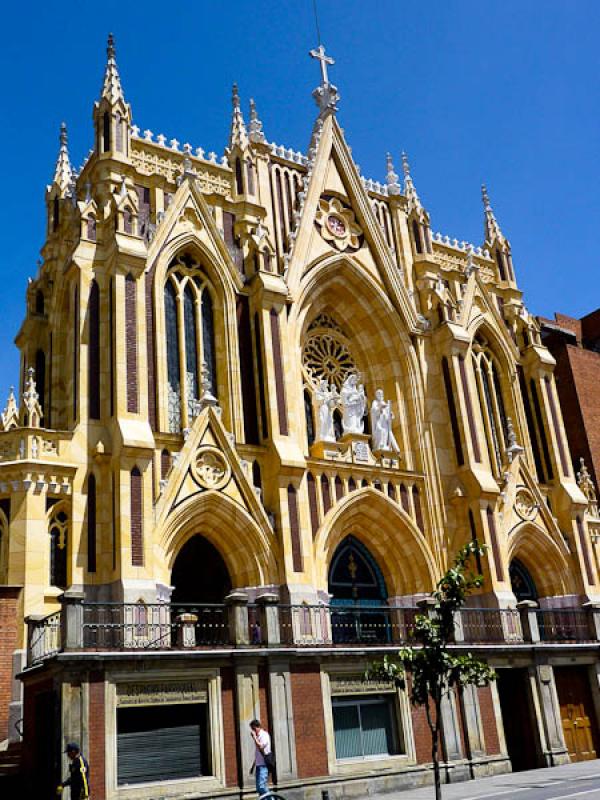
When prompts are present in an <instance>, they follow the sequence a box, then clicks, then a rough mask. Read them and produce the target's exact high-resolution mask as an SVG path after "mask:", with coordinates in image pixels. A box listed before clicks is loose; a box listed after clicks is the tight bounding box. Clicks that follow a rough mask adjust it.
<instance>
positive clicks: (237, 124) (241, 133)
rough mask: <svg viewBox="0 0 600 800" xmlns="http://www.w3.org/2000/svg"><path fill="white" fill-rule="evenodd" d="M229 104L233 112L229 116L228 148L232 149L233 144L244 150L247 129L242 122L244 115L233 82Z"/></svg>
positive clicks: (246, 143) (246, 140) (246, 142)
mask: <svg viewBox="0 0 600 800" xmlns="http://www.w3.org/2000/svg"><path fill="white" fill-rule="evenodd" d="M231 104H232V106H233V114H232V117H231V134H230V135H229V149H230V150H232V149H233V148H234V147H235V146H237V147H239V148H240V150H245V149H246V148H247V147H248V131H247V130H246V123H245V122H244V115H243V114H242V109H241V106H240V96H239V94H238V86H237V83H234V84H233V88H232V91H231Z"/></svg>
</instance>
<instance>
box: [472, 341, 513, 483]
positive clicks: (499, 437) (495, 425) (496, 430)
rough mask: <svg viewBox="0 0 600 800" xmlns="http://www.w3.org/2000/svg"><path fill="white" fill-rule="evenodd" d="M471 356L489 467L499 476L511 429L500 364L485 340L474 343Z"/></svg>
mask: <svg viewBox="0 0 600 800" xmlns="http://www.w3.org/2000/svg"><path fill="white" fill-rule="evenodd" d="M472 354H473V369H474V372H475V380H476V383H477V393H478V396H479V405H480V408H481V416H482V419H483V427H484V429H485V436H486V441H487V446H488V453H489V458H490V465H491V467H492V471H493V472H494V473H495V474H496V475H497V476H499V475H501V473H502V465H503V461H504V458H505V453H506V446H507V436H508V428H507V420H506V411H505V407H504V400H503V396H502V384H501V382H500V375H499V370H498V364H497V361H496V359H495V357H494V355H493V354H492V352H491V350H490V349H489V347H488V345H487V342H486V341H485V340H484V339H483V337H478V338H477V339H475V341H474V342H473V347H472Z"/></svg>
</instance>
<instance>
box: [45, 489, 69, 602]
mask: <svg viewBox="0 0 600 800" xmlns="http://www.w3.org/2000/svg"><path fill="white" fill-rule="evenodd" d="M48 533H49V534H50V585H51V586H56V587H58V588H59V589H66V588H67V555H68V549H69V548H68V544H69V541H68V538H69V517H68V515H67V512H66V510H65V507H64V505H63V504H61V503H59V504H57V505H55V506H53V507H52V509H51V510H50V515H49V519H48Z"/></svg>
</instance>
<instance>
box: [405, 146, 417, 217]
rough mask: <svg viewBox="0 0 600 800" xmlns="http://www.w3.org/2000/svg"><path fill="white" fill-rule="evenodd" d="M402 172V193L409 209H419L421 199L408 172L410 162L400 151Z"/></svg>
mask: <svg viewBox="0 0 600 800" xmlns="http://www.w3.org/2000/svg"><path fill="white" fill-rule="evenodd" d="M402 172H403V174H404V194H405V195H406V199H407V200H408V208H409V210H410V211H412V210H413V209H417V210H419V209H421V208H422V205H421V200H420V199H419V195H418V194H417V190H416V189H415V185H414V183H413V179H412V176H411V174H410V164H409V163H408V156H407V155H406V153H405V152H404V150H403V151H402Z"/></svg>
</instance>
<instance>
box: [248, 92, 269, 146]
mask: <svg viewBox="0 0 600 800" xmlns="http://www.w3.org/2000/svg"><path fill="white" fill-rule="evenodd" d="M250 141H251V142H265V141H266V139H265V134H264V133H263V124H262V122H261V121H260V119H259V118H258V114H257V112H256V103H255V102H254V100H253V99H252V98H250Z"/></svg>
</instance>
